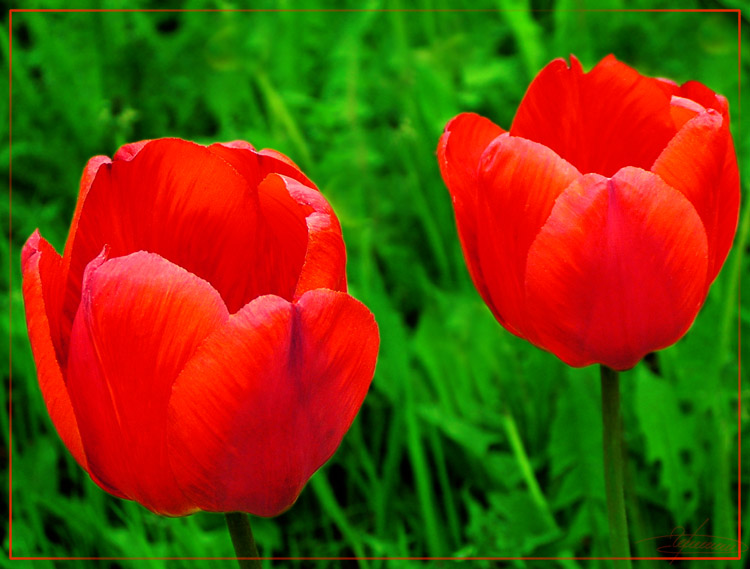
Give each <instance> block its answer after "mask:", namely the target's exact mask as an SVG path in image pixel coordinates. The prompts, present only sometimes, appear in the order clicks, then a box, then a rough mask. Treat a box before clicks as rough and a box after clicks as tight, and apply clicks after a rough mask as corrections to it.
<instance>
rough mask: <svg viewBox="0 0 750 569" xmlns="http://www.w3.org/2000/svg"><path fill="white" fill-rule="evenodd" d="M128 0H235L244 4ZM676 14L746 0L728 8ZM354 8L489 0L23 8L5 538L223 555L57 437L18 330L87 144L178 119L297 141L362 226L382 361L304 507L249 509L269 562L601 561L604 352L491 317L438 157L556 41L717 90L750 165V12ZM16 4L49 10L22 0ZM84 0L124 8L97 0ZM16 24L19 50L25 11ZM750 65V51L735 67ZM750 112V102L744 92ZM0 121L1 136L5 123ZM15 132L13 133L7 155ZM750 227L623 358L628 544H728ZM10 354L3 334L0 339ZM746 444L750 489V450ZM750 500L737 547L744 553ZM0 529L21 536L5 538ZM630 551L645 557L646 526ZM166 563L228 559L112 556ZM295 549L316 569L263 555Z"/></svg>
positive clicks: (205, 133) (170, 132)
mask: <svg viewBox="0 0 750 569" xmlns="http://www.w3.org/2000/svg"><path fill="white" fill-rule="evenodd" d="M128 4H129V5H128V7H137V8H154V7H160V8H161V7H165V6H166V7H175V8H176V7H180V8H237V7H244V6H243V4H242V3H240V2H231V1H227V0H215V1H207V2H199V1H192V2H190V1H188V2H185V3H179V4H178V3H176V2H172V3H170V2H166V3H157V2H148V1H134V2H130V3H128ZM681 4H682V5H681V6H680V7H681V8H689V7H693V8H739V7H740V2H739V1H738V0H726V1H720V2H717V1H701V2H699V1H695V0H693V1H686V2H682V3H681ZM252 6H253V7H269V8H297V7H300V6H301V4H300V3H294V2H291V1H287V2H283V1H282V2H260V1H259V2H254V3H253V4H252ZM304 6H305V7H331V6H332V3H328V4H324V3H321V2H318V3H306V4H305V5H304ZM342 6H348V7H352V8H363V7H366V8H375V9H381V8H385V9H392V8H400V7H407V6H408V7H416V8H424V9H433V8H438V9H448V8H477V7H480V6H481V7H486V8H491V9H493V10H495V11H493V12H485V13H476V12H455V11H453V12H451V11H447V12H442V11H426V12H399V11H389V12H380V11H364V12H334V13H330V12H253V13H237V12H225V13H15V14H14V15H13V58H12V66H13V68H12V69H13V71H12V88H13V113H12V125H13V148H12V152H13V161H12V164H13V178H12V184H13V194H12V233H11V245H12V249H10V248H9V244H8V243H7V242H3V243H2V244H0V247H1V248H2V249H1V250H2V257H3V260H4V261H6V260H7V262H8V263H9V266H10V274H9V273H8V272H6V271H3V272H2V276H1V277H0V279H2V281H3V283H4V284H7V285H9V286H10V289H9V290H10V302H9V304H8V305H5V306H4V307H3V310H7V309H8V308H9V309H10V311H11V317H10V318H5V317H3V318H2V319H0V325H1V326H2V327H3V332H4V333H5V334H6V336H5V337H9V338H10V343H11V346H10V347H12V365H11V366H10V368H11V369H10V371H11V372H12V395H13V484H12V492H13V494H12V495H13V555H14V556H112V557H120V556H146V557H153V556H230V555H232V547H231V543H230V540H229V536H228V534H227V532H226V528H225V526H224V521H223V517H222V516H219V515H211V514H198V515H194V516H190V517H186V518H179V519H166V518H160V517H158V516H155V515H152V514H151V513H149V512H148V511H146V510H145V509H143V508H142V507H140V506H138V505H137V504H135V503H133V502H127V501H122V500H118V499H115V498H112V497H110V496H109V495H107V494H106V493H104V492H103V491H101V490H100V489H99V488H98V487H97V486H95V485H94V483H93V482H91V481H90V480H89V478H88V476H87V475H86V474H85V473H83V472H82V471H81V470H80V469H79V468H78V467H77V465H76V464H75V463H74V461H73V460H72V458H71V457H70V456H69V455H68V453H67V451H66V450H65V449H64V447H63V445H62V443H61V441H60V440H59V438H58V437H57V435H56V433H55V432H54V429H53V428H52V425H51V422H50V421H49V418H48V416H47V413H46V409H45V407H44V404H43V401H42V398H41V394H40V392H39V388H38V386H37V384H36V379H35V367H34V362H33V359H32V357H31V352H30V349H29V345H28V339H27V336H26V328H25V321H24V316H23V300H22V296H21V292H20V284H21V278H20V250H21V245H22V244H23V242H24V241H25V239H26V238H27V237H28V236H29V235H30V234H31V232H32V231H33V230H34V229H35V228H37V227H38V228H40V230H41V232H42V234H43V235H44V236H45V237H46V238H47V239H49V240H50V242H51V243H52V244H53V245H54V246H55V247H56V248H57V250H58V251H61V250H62V248H63V245H64V242H65V237H66V234H67V230H68V226H69V223H70V219H71V216H72V213H73V208H74V204H75V198H76V194H77V188H78V181H79V177H80V175H81V171H82V168H83V166H84V164H85V163H86V160H87V159H88V158H89V157H90V156H93V155H95V154H109V155H112V154H113V153H114V151H115V150H116V149H117V147H118V146H119V145H121V144H123V143H125V142H129V141H134V140H139V139H143V138H155V137H162V136H179V137H183V138H187V139H191V140H195V141H197V142H201V143H210V142H214V141H228V140H233V139H238V138H240V139H245V140H248V141H250V142H252V143H253V144H254V145H255V146H256V147H258V148H263V147H271V148H275V149H277V150H280V151H282V152H284V153H286V154H287V155H289V156H290V157H292V158H293V159H294V160H295V161H296V162H297V163H298V164H299V165H300V166H301V167H302V169H303V170H304V171H305V172H306V173H307V174H308V176H309V177H310V178H311V179H313V180H314V181H315V182H316V183H317V184H318V185H319V187H320V188H321V190H322V192H323V193H324V194H325V195H326V197H327V198H328V200H329V201H330V202H331V203H332V204H333V206H334V208H335V210H336V212H337V214H338V216H339V218H340V220H341V223H342V226H343V230H344V236H345V239H346V243H347V249H348V255H349V262H348V275H349V282H350V292H351V293H352V294H353V295H354V296H356V297H357V298H359V299H360V300H362V301H363V302H364V303H365V304H367V305H368V306H369V307H370V309H371V310H372V311H373V312H374V314H375V315H376V318H377V321H378V323H379V325H380V330H381V336H382V345H381V352H380V358H379V362H378V368H377V372H376V375H375V379H374V381H373V384H372V388H371V390H370V393H369V395H368V397H367V399H366V401H365V403H364V405H363V407H362V410H361V411H360V414H359V416H358V418H357V420H356V421H355V424H354V425H353V427H352V429H351V431H350V432H349V433H348V435H347V436H346V437H345V439H344V441H343V443H342V445H341V447H340V449H339V451H338V452H337V453H336V455H335V456H334V457H333V459H332V460H331V461H330V462H329V463H328V464H327V465H326V466H324V467H323V468H322V469H321V470H320V471H319V472H318V473H317V474H316V475H315V476H314V477H313V478H312V480H311V482H310V483H309V484H308V486H307V488H306V489H305V490H304V491H303V493H302V495H301V497H300V499H299V501H298V502H297V504H296V505H295V506H294V507H293V508H292V509H291V510H290V511H289V512H287V513H285V514H283V515H282V516H280V517H278V518H276V519H270V520H266V519H259V518H254V520H253V526H254V531H255V534H256V538H257V540H258V543H259V547H260V552H261V554H262V555H268V556H270V555H275V556H583V557H586V556H606V555H607V554H608V529H607V518H606V509H605V508H606V507H605V500H604V489H603V481H602V479H603V471H602V461H601V419H600V402H599V385H598V370H597V369H596V368H595V367H589V368H584V369H571V368H568V367H566V366H565V365H564V364H562V363H561V362H560V361H558V360H557V359H556V358H555V357H554V356H552V355H550V354H548V353H545V352H542V351H540V350H538V349H536V348H533V347H532V346H530V345H528V344H527V343H526V342H524V341H522V340H520V339H518V338H515V337H513V336H511V335H510V334H509V333H507V332H505V331H504V330H503V329H502V328H501V327H500V326H499V325H498V324H497V323H496V322H495V320H494V319H493V317H492V316H491V314H490V312H489V311H488V310H487V308H486V307H485V306H484V305H483V303H482V301H481V299H480V298H479V295H478V294H477V293H476V291H475V290H474V288H473V286H472V284H471V281H470V279H469V277H468V274H467V271H466V268H465V265H464V261H463V257H462V254H461V250H460V246H459V243H458V239H457V236H456V230H455V224H454V221H453V214H452V208H451V204H450V198H449V195H448V192H447V191H446V189H445V187H444V185H443V182H442V180H441V178H440V174H439V171H438V167H437V163H436V158H435V147H436V145H437V140H438V138H439V136H440V134H441V132H442V129H443V127H444V125H445V123H446V122H447V121H448V120H449V119H450V118H451V117H453V116H454V115H456V114H458V113H459V112H462V111H475V112H478V113H481V114H483V115H485V116H488V117H491V118H493V120H495V121H496V122H497V123H498V124H500V125H503V126H505V127H506V128H507V127H508V126H509V125H510V122H511V120H512V118H513V115H514V113H515V109H516V107H517V105H518V103H519V101H520V99H521V97H522V96H523V94H524V91H525V89H526V87H527V86H528V84H529V82H530V81H531V79H532V78H533V77H534V75H535V74H536V73H537V72H538V71H539V70H540V69H541V68H542V67H543V66H544V65H545V64H546V63H547V62H548V61H550V60H551V59H553V58H555V57H560V56H563V57H567V55H568V54H570V53H574V54H576V55H577V56H578V57H579V58H580V59H581V61H582V63H583V64H584V67H585V68H586V69H589V68H591V67H592V66H593V65H594V64H595V63H596V62H597V61H598V60H599V59H600V58H602V57H603V56H604V55H606V54H608V53H614V54H615V55H616V56H617V57H618V58H619V59H621V60H623V61H625V62H627V63H629V64H630V65H632V66H634V67H636V68H637V69H638V70H639V71H641V72H642V73H645V74H649V75H655V76H665V77H670V78H673V79H675V80H677V81H680V82H683V81H686V80H688V79H697V80H699V81H701V82H703V83H705V84H706V85H708V86H710V87H711V88H712V89H714V90H716V91H718V92H720V93H723V94H724V95H726V96H727V97H728V99H729V101H730V109H731V112H732V121H733V122H732V129H733V132H734V133H735V140H736V143H737V147H738V153H739V155H740V156H741V168H742V171H743V172H747V171H748V170H747V168H748V166H749V165H748V159H747V157H748V141H747V136H746V135H745V136H744V137H743V136H740V130H739V122H738V118H739V114H740V113H739V100H738V70H737V60H738V46H737V16H736V14H734V13H732V14H727V13H723V14H722V13H684V12H683V13H678V12H665V13H659V12H601V11H587V8H604V7H607V8H615V9H617V8H624V7H628V8H639V7H640V8H656V7H660V8H669V7H671V6H670V5H669V3H668V2H658V1H645V0H639V1H635V2H627V6H626V3H625V2H624V1H616V0H612V1H608V2H593V1H590V2H589V1H584V0H562V1H559V2H552V1H551V0H534V1H529V0H498V1H496V2H483V3H482V4H481V5H480V4H477V3H475V2H471V1H469V0H465V1H455V2H447V1H443V2H440V1H435V2H429V1H418V2H412V3H409V4H408V5H407V4H406V3H398V2H392V1H387V0H383V1H377V0H371V1H367V0H365V1H362V2H353V1H352V2H348V3H343V4H337V5H336V7H342ZM24 7H29V8H35V7H36V8H40V7H44V8H51V7H58V6H55V5H54V3H52V2H49V1H46V2H43V1H41V0H38V1H37V0H29V1H28V2H25V3H24ZM77 7H103V8H119V7H122V3H119V2H114V1H104V2H100V3H99V2H97V3H94V2H85V1H82V2H79V3H78V6H77ZM5 17H6V23H7V13H6V16H5ZM744 23H745V24H747V20H745V21H744ZM0 34H3V38H2V41H0V46H2V49H3V50H7V49H8V41H7V40H8V38H7V34H8V27H7V25H6V26H4V28H3V29H2V30H0ZM745 37H747V34H746V35H745ZM4 55H5V58H4V59H5V61H6V62H7V61H8V53H7V51H6V52H5V53H4ZM749 55H750V48H748V47H747V46H746V47H745V49H744V50H743V61H742V66H743V73H745V74H746V73H747V69H748V64H749V63H750V61H749ZM745 77H747V75H745ZM745 92H747V90H746V91H745ZM0 104H2V105H4V104H5V101H4V99H3V100H2V101H0ZM744 106H745V108H746V109H750V106H748V104H747V101H746V102H745V105H744ZM5 110H6V109H3V112H5ZM746 112H747V111H746ZM745 122H747V121H745ZM0 129H7V125H6V124H5V122H4V121H3V122H2V123H0ZM744 132H747V127H745V129H744ZM6 134H7V132H6V131H5V130H3V133H2V137H0V140H2V141H3V142H2V143H1V144H2V146H1V147H0V149H1V152H2V159H0V164H2V168H7V164H8V154H9V147H8V143H7V142H5V141H7V140H8V137H7V136H6ZM4 179H7V177H4ZM747 189H748V184H747V182H746V181H745V182H743V190H744V191H745V192H746V191H747ZM0 201H2V204H0V206H1V207H2V208H3V212H2V219H3V220H5V219H9V217H8V214H9V211H8V210H6V209H5V208H8V207H9V203H8V204H6V202H7V201H8V200H0ZM743 202H744V204H745V205H746V204H747V200H746V199H743ZM745 209H746V208H745ZM3 223H5V221H3ZM747 226H748V215H747V213H746V212H745V213H743V216H742V217H741V220H740V229H739V232H738V236H737V238H736V239H735V246H734V249H733V251H732V253H731V255H730V257H729V259H728V260H727V262H726V264H725V266H724V269H723V271H722V273H721V274H720V276H719V278H718V279H717V281H716V282H715V283H714V285H713V288H712V290H711V293H710V295H709V297H708V300H707V301H706V304H705V306H704V308H703V310H702V311H701V313H700V314H699V316H698V318H697V320H696V322H695V324H694V326H693V327H692V329H691V330H690V331H689V332H688V334H687V335H686V336H685V337H684V338H683V339H682V340H681V341H680V342H678V343H677V344H676V345H675V346H673V347H671V348H669V349H667V350H664V351H663V352H661V353H659V354H658V356H656V358H655V359H653V360H652V361H651V365H646V364H643V363H642V364H640V365H639V366H637V367H636V368H635V369H634V370H632V371H629V372H627V373H625V374H623V377H622V399H623V413H624V422H625V436H626V444H627V449H628V466H629V469H628V472H627V493H628V497H627V501H628V507H629V512H628V513H629V517H630V520H629V521H630V529H631V536H632V540H633V542H636V541H638V540H642V539H646V538H649V537H654V536H660V535H664V534H669V533H670V531H671V530H672V528H674V527H676V526H684V527H685V528H686V529H687V531H688V532H690V531H693V530H695V529H697V528H698V527H699V526H701V524H703V523H704V522H705V521H706V520H708V521H707V522H706V523H705V525H704V526H703V528H702V530H703V531H702V533H707V534H713V535H719V536H724V537H732V536H736V535H737V509H736V504H737V483H738V480H737V477H738V471H737V452H738V449H737V430H738V422H737V406H738V398H737V376H738V359H739V355H740V351H739V350H740V348H739V347H738V333H737V332H738V330H737V328H738V321H739V325H740V327H741V330H742V333H743V334H744V335H745V338H747V337H750V334H749V333H748V332H749V331H750V329H749V327H750V309H748V308H747V307H741V308H740V309H739V311H738V293H739V288H738V287H739V286H740V285H739V283H740V282H741V283H742V284H741V286H742V288H743V292H744V298H750V284H749V283H750V278H748V276H750V275H748V268H747V255H746V253H747V245H746V244H747ZM6 266H8V265H6ZM740 275H743V276H744V277H745V278H744V279H742V280H740ZM9 278H11V279H12V283H9V282H8V280H9ZM746 345H747V342H745V346H746ZM745 346H743V347H742V352H743V354H744V355H745V356H746V357H745V361H750V360H748V359H747V348H746V347H745ZM10 347H7V346H5V345H3V346H2V347H1V348H0V350H2V355H3V356H9V355H10V354H9V353H8V352H6V350H9V349H10ZM2 373H3V381H4V383H3V386H4V387H3V389H0V407H2V409H3V412H2V414H0V422H1V423H2V424H0V433H2V435H1V436H2V437H3V441H2V443H3V444H0V447H1V448H3V449H9V445H8V443H9V441H8V433H9V421H8V415H7V413H6V411H5V410H6V409H7V404H8V401H7V400H6V398H7V394H8V385H9V377H8V371H6V370H3V372H2ZM744 389H745V392H744V400H745V401H746V402H747V401H750V392H748V390H747V386H746V385H745V386H744ZM747 408H748V404H747V403H745V406H744V407H743V410H742V420H743V421H744V423H745V427H747V419H748V412H747V411H746V409H747ZM3 452H5V451H3ZM748 456H750V452H745V453H744V457H748ZM743 461H744V462H745V468H744V469H743V483H744V487H745V488H744V489H745V490H747V476H748V475H747V474H746V473H747V472H750V464H748V461H747V459H746V458H743ZM5 463H6V461H3V464H5ZM3 468H4V469H3V478H4V481H5V482H7V476H8V470H7V468H5V467H3ZM744 493H745V494H746V495H747V492H744ZM747 501H748V500H745V502H747ZM747 511H748V510H747V507H745V508H744V512H743V513H744V514H745V523H744V524H743V534H744V535H743V541H744V542H745V543H750V535H749V534H750V518H748V516H747ZM706 530H707V531H706ZM3 547H4V549H5V551H6V552H7V551H8V549H9V540H8V534H7V532H6V533H5V536H4V542H3ZM633 550H634V551H633V552H634V554H637V555H654V554H655V552H654V546H653V542H651V541H643V542H640V543H639V544H635V545H634V548H633ZM5 563H9V562H8V561H7V559H0V564H2V565H5ZM17 563H21V564H23V563H24V562H17ZM29 563H31V562H26V564H27V565H28V564H29ZM37 563H39V564H40V565H41V564H42V562H37ZM85 563H87V562H85V561H68V562H65V564H64V566H65V567H67V568H72V567H77V566H78V565H81V564H85ZM610 563H611V562H608V561H591V562H581V561H572V560H571V561H512V562H489V561H484V562H477V565H478V566H484V567H490V566H492V567H505V566H508V567H510V566H513V567H539V566H545V567H548V566H558V567H564V568H566V569H573V568H578V567H586V568H596V567H609V566H610ZM697 563H698V562H692V563H691V562H680V563H678V565H681V566H694V565H695V566H697ZM167 564H168V565H169V567H171V568H178V567H195V566H201V567H203V566H206V567H214V566H216V567H223V566H232V562H228V561H224V562H222V561H203V562H196V561H169V562H166V561H162V560H151V561H146V560H140V561H127V560H122V561H107V562H101V563H100V566H103V567H112V568H116V567H123V568H125V567H152V568H160V567H164V566H166V565H167ZM352 564H354V563H353V562H352ZM358 564H359V565H360V566H362V567H372V568H377V567H383V566H386V565H387V566H389V567H398V566H400V565H402V564H406V562H398V561H391V562H383V561H360V562H359V563H358ZM734 564H735V565H736V564H737V562H735V563H734ZM266 565H267V566H269V565H270V564H269V563H267V564H266ZM292 565H294V566H296V565H299V564H295V563H293V562H274V563H273V566H274V567H284V566H292ZM302 565H305V564H304V563H302ZM338 565H339V563H338V562H333V561H331V562H319V563H318V564H317V565H316V566H320V567H324V566H331V567H333V566H338ZM438 565H440V564H439V563H438V562H423V563H421V566H425V567H429V566H438ZM442 565H445V563H443V564H442ZM655 565H656V562H643V564H642V566H644V567H648V566H655ZM728 565H731V563H722V562H716V563H712V564H711V566H712V567H723V566H728ZM15 566H16V565H15V564H14V567H15Z"/></svg>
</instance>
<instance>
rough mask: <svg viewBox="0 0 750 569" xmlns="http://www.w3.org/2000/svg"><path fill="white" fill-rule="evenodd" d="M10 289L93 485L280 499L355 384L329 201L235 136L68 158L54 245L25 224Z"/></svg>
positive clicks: (366, 336)
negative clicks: (62, 237) (63, 209)
mask: <svg viewBox="0 0 750 569" xmlns="http://www.w3.org/2000/svg"><path fill="white" fill-rule="evenodd" d="M22 257H23V294H24V300H25V304H26V319H27V323H28V329H29V336H30V338H31V346H32V349H33V352H34V358H35V360H36V364H37V369H38V376H39V384H40V386H41V390H42V394H43V396H44V400H45V403H46V404H47V408H48V410H49V413H50V416H51V418H52V421H53V422H54V424H55V427H56V428H57V431H58V433H59V434H60V437H61V438H62V440H63V441H64V443H65V445H66V446H67V448H68V449H69V450H70V452H71V453H72V455H73V456H74V457H75V459H76V460H77V461H78V463H79V464H80V465H81V466H82V467H83V468H85V469H86V470H87V471H88V473H89V474H90V476H91V478H92V479H93V480H94V481H95V482H96V483H97V484H99V485H100V486H101V487H102V488H104V489H105V490H107V491H108V492H110V493H112V494H114V495H116V496H119V497H122V498H128V499H131V500H136V501H138V502H140V503H141V504H143V505H144V506H146V507H147V508H149V509H150V510H152V511H154V512H156V513H159V514H164V515H169V516H181V515H186V514H190V513H193V512H196V511H198V510H207V511H244V512H250V513H253V514H257V515H260V516H274V515H277V514H279V513H281V512H283V511H284V510H286V509H287V508H289V507H290V506H291V505H292V504H293V503H294V501H295V500H296V499H297V496H298V495H299V493H300V491H301V490H302V487H303V486H304V484H305V483H306V482H307V480H308V479H309V477H310V476H311V475H312V474H313V473H314V472H315V470H317V469H318V468H319V467H320V466H321V465H322V464H323V463H325V462H326V460H328V459H329V458H330V457H331V455H332V454H333V453H334V451H335V450H336V448H337V447H338V445H339V443H340V442H341V439H342V437H343V435H344V433H345V432H346V431H347V429H348V428H349V426H350V425H351V423H352V421H353V420H354V417H355V415H356V413H357V411H358V409H359V407H360V405H361V404H362V401H363V399H364V397H365V394H366V392H367V390H368V388H369V385H370V381H371V379H372V376H373V373H374V368H375V360H376V356H377V351H378V343H379V339H378V330H377V326H376V324H375V321H374V319H373V316H372V314H371V313H370V312H369V311H368V310H367V308H366V307H365V306H364V305H362V304H361V303H360V302H358V301H356V300H355V299H354V298H352V297H351V296H349V295H348V294H346V278H345V272H344V271H345V249H344V242H343V239H342V236H341V228H340V225H339V222H338V220H337V219H336V216H335V215H334V213H333V210H332V209H331V207H330V206H329V205H328V203H327V202H326V200H325V199H324V198H323V196H322V195H321V194H320V192H319V191H318V190H317V188H316V187H315V186H314V184H313V183H312V182H310V180H308V179H307V177H305V175H304V174H303V173H302V172H301V171H300V170H299V169H298V168H297V167H296V166H295V165H294V164H293V163H292V162H291V161H290V160H289V159H288V158H286V157H285V156H283V155H281V154H279V153H278V152H275V151H273V150H262V151H260V152H257V151H255V150H254V149H253V147H252V146H250V145H249V144H247V143H244V142H234V143H229V144H223V145H222V144H214V145H211V146H209V147H204V146H199V145H197V144H193V143H191V142H187V141H184V140H178V139H162V140H154V141H145V142H139V143H135V144H129V145H126V146H123V147H122V148H120V150H119V151H118V152H117V153H116V154H115V156H114V159H113V160H110V159H109V158H107V157H104V156H97V157H95V158H92V159H91V160H90V161H89V163H88V165H87V166H86V169H85V170H84V173H83V179H82V180H81V191H80V195H79V197H78V204H77V206H76V211H75V215H74V217H73V223H72V225H71V229H70V234H69V236H68V240H67V243H66V246H65V251H64V254H63V255H62V257H60V255H58V254H57V253H56V252H55V250H54V249H53V248H52V247H51V246H50V245H49V244H48V243H47V242H46V241H45V240H44V239H43V238H42V237H41V236H40V235H39V232H38V231H37V232H35V233H34V234H33V235H32V236H31V237H30V238H29V240H28V242H27V243H26V245H25V246H24V249H23V255H22Z"/></svg>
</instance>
